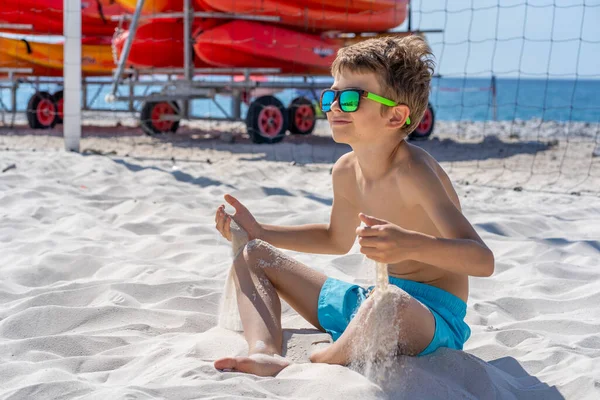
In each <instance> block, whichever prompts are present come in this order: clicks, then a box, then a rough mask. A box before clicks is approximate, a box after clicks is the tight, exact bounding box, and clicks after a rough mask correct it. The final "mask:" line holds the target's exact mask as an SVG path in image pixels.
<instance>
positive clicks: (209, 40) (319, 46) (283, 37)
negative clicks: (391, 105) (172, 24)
mask: <svg viewBox="0 0 600 400" xmlns="http://www.w3.org/2000/svg"><path fill="white" fill-rule="evenodd" d="M338 49H339V45H338V44H337V42H335V41H328V40H325V39H322V38H321V37H320V36H319V35H313V34H309V33H305V32H297V31H293V30H291V29H286V28H284V27H280V26H274V25H268V24H265V23H260V22H253V21H245V20H234V21H231V22H227V23H225V24H223V25H219V26H217V27H215V28H213V29H209V30H206V31H204V32H201V33H200V34H198V36H197V37H196V43H195V44H194V52H195V53H196V55H197V56H198V58H199V59H201V60H202V61H204V62H205V63H206V64H209V65H212V66H213V67H219V68H280V69H281V72H282V73H284V74H315V75H328V74H329V70H330V66H331V63H332V61H333V60H334V58H335V55H336V52H337V50H338Z"/></svg>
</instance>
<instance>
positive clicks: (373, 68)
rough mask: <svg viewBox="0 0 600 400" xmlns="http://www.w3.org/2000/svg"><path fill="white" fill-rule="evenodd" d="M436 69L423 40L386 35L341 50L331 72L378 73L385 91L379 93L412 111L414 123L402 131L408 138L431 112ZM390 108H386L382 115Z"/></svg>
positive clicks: (411, 117) (405, 126) (415, 37)
mask: <svg viewBox="0 0 600 400" xmlns="http://www.w3.org/2000/svg"><path fill="white" fill-rule="evenodd" d="M434 67H435V63H434V61H433V53H432V52H431V48H430V47H429V45H428V44H427V42H425V40H424V39H423V38H422V37H420V36H415V35H411V36H405V37H403V38H399V37H393V36H386V37H382V38H376V39H368V40H365V41H362V42H358V43H355V44H352V45H350V46H347V47H342V48H341V49H339V50H338V53H337V56H336V58H335V60H334V61H333V63H332V65H331V73H332V75H333V76H335V75H337V74H339V73H341V72H343V71H350V72H358V73H369V72H372V73H374V74H375V75H376V76H377V79H378V81H379V84H380V85H381V87H382V89H383V91H384V93H377V94H379V95H380V96H384V97H387V98H389V99H391V100H394V101H396V102H398V103H402V104H406V105H407V106H408V108H409V109H410V119H411V124H410V125H404V126H403V127H402V128H401V129H400V133H401V134H402V137H403V138H404V137H406V136H408V135H409V134H410V133H411V132H412V131H413V130H415V128H416V127H417V125H418V124H419V122H421V119H422V118H423V114H424V113H425V110H426V109H427V103H428V102H429V88H430V83H431V77H432V75H433V71H434ZM387 109H388V107H387V106H384V105H382V113H384V112H385V110H387Z"/></svg>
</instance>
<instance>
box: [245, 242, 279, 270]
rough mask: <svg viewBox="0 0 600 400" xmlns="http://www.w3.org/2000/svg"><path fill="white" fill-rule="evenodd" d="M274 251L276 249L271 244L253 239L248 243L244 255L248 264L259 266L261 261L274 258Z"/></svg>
mask: <svg viewBox="0 0 600 400" xmlns="http://www.w3.org/2000/svg"><path fill="white" fill-rule="evenodd" d="M274 251H275V248H274V247H273V246H271V245H270V244H269V243H267V242H265V241H263V240H260V239H253V240H251V241H249V242H248V243H246V246H245V247H244V252H243V253H244V258H245V259H246V261H247V262H249V263H250V264H251V265H257V263H258V262H260V261H261V260H262V261H267V260H269V259H270V258H273V254H274Z"/></svg>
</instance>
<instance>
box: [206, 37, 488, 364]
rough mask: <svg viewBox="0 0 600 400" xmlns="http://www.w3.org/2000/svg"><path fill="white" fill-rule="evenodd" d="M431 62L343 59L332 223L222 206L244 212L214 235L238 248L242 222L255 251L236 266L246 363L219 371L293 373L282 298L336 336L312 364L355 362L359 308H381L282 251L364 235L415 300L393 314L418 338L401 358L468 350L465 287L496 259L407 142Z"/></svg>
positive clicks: (421, 107)
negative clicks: (275, 222)
mask: <svg viewBox="0 0 600 400" xmlns="http://www.w3.org/2000/svg"><path fill="white" fill-rule="evenodd" d="M431 57H432V54H431V50H430V49H429V46H428V45H427V44H426V43H425V41H424V40H423V39H421V38H419V37H417V36H409V37H405V38H402V39H398V38H391V37H386V38H381V39H371V40H368V41H364V42H360V43H357V44H354V45H351V46H349V47H345V48H342V49H340V50H339V52H338V54H337V57H336V59H335V61H334V62H333V64H332V75H333V77H334V84H333V86H332V88H331V90H325V91H324V92H323V94H322V96H321V108H322V110H323V111H324V112H325V113H326V115H327V119H328V121H329V123H330V125H331V129H332V134H333V139H334V140H335V141H336V142H338V143H346V144H348V145H350V146H351V148H352V151H351V152H350V153H347V154H345V155H344V156H342V157H341V158H340V159H339V160H338V161H337V162H336V163H335V165H334V167H333V172H332V179H333V205H332V211H331V218H330V222H329V224H312V225H303V226H272V225H265V224H260V223H258V222H257V221H256V220H255V219H254V217H253V216H252V214H251V213H250V212H249V211H248V210H247V209H246V208H245V207H244V206H243V205H242V204H241V203H240V202H239V201H238V200H236V199H235V198H233V197H232V196H229V195H226V196H225V200H226V201H227V202H228V203H229V204H231V205H232V206H233V207H234V208H235V210H236V212H235V215H233V216H231V215H228V214H227V213H225V211H224V205H221V206H220V207H219V208H218V210H217V212H216V217H215V222H216V227H217V229H218V230H219V231H220V232H221V234H222V235H223V236H224V237H226V238H227V239H229V240H231V230H230V222H231V219H232V218H233V219H234V220H235V221H236V223H237V224H238V225H239V226H240V227H241V228H243V229H244V230H245V231H246V232H247V234H248V237H249V240H250V241H249V242H248V243H247V244H246V245H245V247H244V249H243V251H241V252H240V253H238V255H237V257H236V258H235V260H234V265H233V268H234V271H235V280H236V287H237V293H238V306H239V310H240V316H241V320H242V325H243V327H244V335H245V338H246V340H247V342H248V346H249V357H235V358H231V357H230V358H223V359H220V360H217V361H215V364H214V365H215V367H216V368H217V369H220V370H222V369H230V370H235V371H242V372H249V373H254V374H256V375H262V376H267V375H276V374H277V373H278V372H279V371H281V370H282V369H283V368H285V367H286V366H287V365H288V362H287V361H286V360H285V359H283V358H281V357H277V356H279V355H280V354H281V346H282V333H281V303H280V298H283V299H284V300H285V301H286V302H287V303H288V304H289V305H290V306H291V307H293V308H294V309H295V310H296V311H297V312H298V313H299V314H300V315H302V316H303V317H304V318H305V319H306V320H307V321H308V322H310V323H311V324H312V325H314V326H315V327H316V328H317V329H319V330H321V331H325V332H328V333H330V334H331V335H332V337H333V339H334V343H333V344H332V345H331V346H329V347H328V348H326V349H324V350H321V351H319V352H317V353H314V354H312V355H311V361H312V362H322V363H333V364H341V365H345V364H347V363H349V356H350V353H349V352H350V350H349V348H350V343H352V339H353V338H354V337H355V336H356V335H358V334H360V332H359V331H358V330H357V329H356V326H357V325H358V322H357V319H358V315H359V314H360V309H364V308H366V307H367V304H369V303H370V302H372V298H369V293H368V290H367V289H365V288H362V287H359V286H358V285H354V284H350V283H346V282H342V281H339V280H336V279H332V278H328V277H327V276H325V275H323V274H321V273H319V272H317V271H314V270H312V269H310V268H309V267H307V266H305V265H303V264H301V263H299V262H297V261H295V260H293V259H291V258H289V257H287V256H286V255H284V254H283V253H282V252H280V251H278V250H277V248H284V249H290V250H295V251H301V252H309V253H321V254H345V253H347V252H348V251H349V250H350V249H351V247H352V246H353V244H354V241H355V239H356V236H358V242H359V244H360V246H361V249H360V251H361V253H363V254H365V255H366V256H367V257H368V258H370V259H372V260H375V261H377V262H381V263H385V264H387V265H388V273H389V279H390V284H392V285H396V286H398V287H399V288H400V289H401V290H402V291H403V292H402V293H403V294H402V295H403V296H404V297H405V298H407V299H409V301H402V302H399V303H398V307H397V312H396V318H397V322H398V324H399V325H400V326H402V325H403V324H404V325H405V326H407V325H408V324H410V327H411V328H410V329H405V330H403V333H402V338H401V341H402V343H399V347H401V349H400V350H399V352H400V353H402V354H406V355H425V354H429V353H431V352H433V351H434V350H435V349H437V348H438V347H450V348H455V349H462V346H463V343H464V342H465V341H466V340H467V339H468V338H469V336H470V329H469V327H468V325H467V324H466V323H465V322H464V321H463V319H464V317H465V313H466V301H467V297H468V276H490V275H492V273H493V271H494V255H493V253H492V252H491V251H490V249H489V248H488V247H487V246H486V245H485V244H484V242H483V241H482V240H481V238H480V237H479V236H478V234H477V233H476V232H475V230H474V229H473V227H472V226H471V224H470V223H469V222H468V221H467V219H466V218H465V217H464V216H463V214H462V212H461V207H460V204H459V199H458V196H457V194H456V192H455V191H454V188H453V187H452V184H451V182H450V179H449V178H448V176H447V175H446V174H445V172H444V171H443V170H442V168H441V166H440V165H439V164H438V163H437V162H436V161H435V160H434V159H433V158H432V157H431V156H430V155H429V154H428V153H427V152H426V151H424V150H422V149H420V148H418V147H416V146H413V145H411V144H409V143H407V141H406V140H405V139H406V138H407V136H408V134H409V133H410V132H412V131H413V130H414V128H415V127H416V125H417V124H418V123H419V121H420V120H421V118H422V116H423V113H424V111H425V108H426V107H427V102H428V97H429V85H430V81H431V75H432V73H433V61H432V60H431ZM361 222H364V224H365V226H364V227H361V226H360V225H361ZM256 293H259V294H260V296H259V298H258V300H257V298H256ZM357 309H358V310H359V311H358V312H357ZM355 316H356V318H354V317H355ZM373 340H377V338H373ZM400 344H401V345H402V346H400ZM274 355H275V356H274Z"/></svg>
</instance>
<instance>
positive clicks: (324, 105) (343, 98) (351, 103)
mask: <svg viewBox="0 0 600 400" xmlns="http://www.w3.org/2000/svg"><path fill="white" fill-rule="evenodd" d="M363 97H365V98H367V99H371V100H373V101H376V102H378V103H381V104H383V105H386V106H389V107H393V106H397V105H398V103H396V102H395V101H393V100H390V99H386V98H385V97H381V96H378V95H376V94H375V93H371V92H367V91H366V90H360V89H344V90H333V89H326V90H323V92H322V93H321V111H323V112H324V113H327V112H330V111H331V105H332V104H333V102H334V101H336V100H338V99H339V106H340V109H341V110H342V111H343V112H355V111H356V110H358V106H359V105H360V99H361V98H363ZM406 125H410V117H406Z"/></svg>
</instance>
